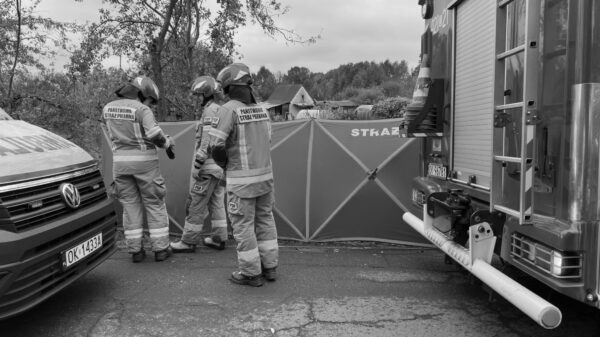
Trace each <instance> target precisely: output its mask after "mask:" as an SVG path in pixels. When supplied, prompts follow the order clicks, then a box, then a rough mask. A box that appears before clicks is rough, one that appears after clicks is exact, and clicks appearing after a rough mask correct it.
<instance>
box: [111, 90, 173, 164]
mask: <svg viewBox="0 0 600 337" xmlns="http://www.w3.org/2000/svg"><path fill="white" fill-rule="evenodd" d="M102 118H103V120H104V121H105V122H106V128H107V130H108V134H109V136H110V140H111V143H112V144H111V147H112V151H113V171H114V172H115V173H119V174H135V173H140V172H146V171H148V170H150V169H152V168H154V167H157V166H158V153H157V150H156V145H154V144H153V143H152V141H151V140H150V139H152V138H155V137H157V136H159V135H162V136H163V137H164V133H163V131H162V129H161V128H160V126H158V124H157V123H156V120H155V119H154V115H153V114H152V110H150V108H149V107H147V106H146V105H144V104H142V103H141V102H139V101H136V100H132V99H118V100H116V101H113V102H110V103H108V104H107V105H106V106H105V107H104V109H103V110H102Z"/></svg>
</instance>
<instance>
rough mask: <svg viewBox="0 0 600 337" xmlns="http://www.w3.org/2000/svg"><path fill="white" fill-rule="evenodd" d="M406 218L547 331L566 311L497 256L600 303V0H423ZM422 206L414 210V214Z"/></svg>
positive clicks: (408, 132)
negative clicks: (414, 151)
mask: <svg viewBox="0 0 600 337" xmlns="http://www.w3.org/2000/svg"><path fill="white" fill-rule="evenodd" d="M418 4H419V5H420V6H421V8H422V16H423V18H424V20H425V32H424V33H423V35H422V38H421V64H420V72H419V78H418V79H417V83H416V87H415V92H414V97H413V102H412V103H411V104H410V105H409V106H408V107H407V109H406V111H405V117H404V119H405V120H404V124H403V126H402V134H403V136H405V137H418V138H420V139H421V140H422V154H421V158H420V160H421V162H422V163H423V165H422V172H421V175H420V176H419V177H416V178H415V179H414V180H413V189H412V200H413V204H414V205H413V206H414V209H415V211H414V212H407V213H405V214H404V216H403V219H404V220H405V221H406V222H407V223H408V224H409V225H410V226H412V227H413V228H414V229H415V230H417V231H418V232H419V233H421V234H422V235H423V236H425V237H426V238H427V239H429V240H430V241H431V242H432V243H433V244H435V245H436V246H437V247H439V248H440V249H441V250H442V251H444V252H445V253H446V255H447V256H449V257H450V258H452V262H456V263H458V264H459V265H461V266H462V267H464V268H465V269H467V270H468V271H470V272H471V273H473V274H474V275H475V276H477V277H478V278H479V279H480V280H481V281H482V282H483V283H485V284H487V285H488V286H489V287H491V288H492V289H493V290H494V291H496V292H497V293H498V294H500V295H501V296H503V297H504V298H506V299H507V300H508V301H510V302H511V303H513V304H514V305H515V306H517V307H518V308H519V309H521V310H522V311H523V312H524V313H525V314H527V315H528V316H529V317H531V318H532V319H534V320H535V321H536V322H537V323H539V324H540V325H541V326H543V327H545V328H554V327H556V326H558V325H559V324H560V321H561V319H562V315H561V312H560V310H559V309H558V308H557V307H555V306H554V305H552V304H551V303H549V302H547V301H546V300H545V299H543V298H541V297H539V296H538V295H536V294H535V293H533V292H532V291H530V290H529V289H527V288H525V287H523V286H522V285H520V284H519V283H517V282H516V281H514V280H513V279H511V278H509V277H508V276H506V275H505V274H504V273H502V272H500V271H499V270H498V269H496V268H494V267H493V266H492V265H491V264H492V257H493V256H494V255H496V256H499V257H500V259H501V261H503V262H504V263H506V264H508V265H511V266H514V267H515V268H517V269H518V270H520V271H522V272H524V273H526V274H528V275H530V276H531V277H533V278H535V279H537V280H539V281H540V282H542V283H543V284H545V285H547V286H548V287H550V288H552V289H553V290H555V291H557V292H559V293H561V294H564V295H566V296H569V297H571V298H574V299H576V300H578V301H581V302H583V303H585V304H588V305H591V306H594V307H600V301H599V300H598V296H599V291H600V289H599V288H600V247H599V246H600V230H599V228H600V227H599V226H600V225H599V219H600V203H599V201H600V200H599V197H600V62H599V61H598V60H600V1H594V0H419V1H418ZM413 213H414V214H413Z"/></svg>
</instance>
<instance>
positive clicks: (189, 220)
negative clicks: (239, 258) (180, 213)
mask: <svg viewBox="0 0 600 337" xmlns="http://www.w3.org/2000/svg"><path fill="white" fill-rule="evenodd" d="M220 182H221V179H219V178H216V177H214V176H213V175H210V174H202V175H200V176H199V177H198V178H194V180H193V185H192V188H191V189H190V197H189V205H188V207H187V216H186V217H185V225H184V227H183V235H182V236H181V241H183V242H184V243H187V244H188V245H197V244H198V243H199V242H200V236H201V234H202V230H203V228H204V220H205V219H206V217H207V216H208V214H209V213H210V216H211V221H210V223H211V225H212V232H211V237H212V238H213V240H214V238H219V239H220V240H221V241H222V242H225V241H227V218H226V215H225V205H224V202H225V200H224V198H225V187H224V186H223V185H222V184H221V183H220Z"/></svg>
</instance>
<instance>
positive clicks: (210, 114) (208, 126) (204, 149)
mask: <svg viewBox="0 0 600 337" xmlns="http://www.w3.org/2000/svg"><path fill="white" fill-rule="evenodd" d="M219 108H220V106H219V105H218V104H216V103H214V102H210V103H208V104H207V105H206V106H205V107H204V112H203V113H202V118H201V123H199V124H200V125H199V126H198V129H197V131H196V138H199V139H200V140H199V144H197V145H198V148H197V150H196V154H197V157H198V158H202V159H205V158H206V159H205V160H204V164H203V165H202V167H201V168H200V174H210V175H212V176H214V177H215V178H219V179H223V176H224V174H223V169H222V168H221V167H220V166H219V165H217V164H216V163H215V161H214V160H213V159H212V157H211V156H210V155H208V145H209V142H210V139H209V138H210V136H209V134H210V131H211V130H212V128H213V127H216V126H217V124H218V123H219Z"/></svg>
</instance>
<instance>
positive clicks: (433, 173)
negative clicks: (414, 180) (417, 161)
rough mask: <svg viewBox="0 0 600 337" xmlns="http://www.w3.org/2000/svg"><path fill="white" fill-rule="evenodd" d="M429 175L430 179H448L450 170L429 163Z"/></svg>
mask: <svg viewBox="0 0 600 337" xmlns="http://www.w3.org/2000/svg"><path fill="white" fill-rule="evenodd" d="M427 175H428V176H430V177H436V178H442V179H446V177H447V176H448V169H447V168H446V166H444V165H440V164H434V163H429V165H428V167H427Z"/></svg>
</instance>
